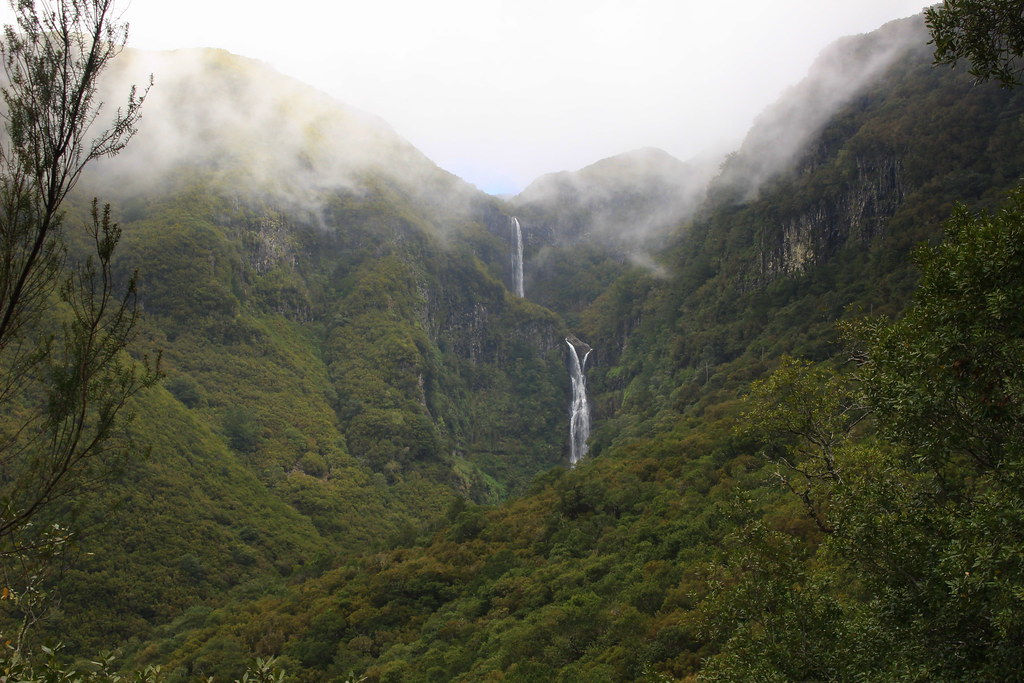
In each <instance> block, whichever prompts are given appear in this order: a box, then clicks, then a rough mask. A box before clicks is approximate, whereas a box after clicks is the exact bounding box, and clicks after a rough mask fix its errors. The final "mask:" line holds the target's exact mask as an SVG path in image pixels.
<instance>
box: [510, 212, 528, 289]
mask: <svg viewBox="0 0 1024 683" xmlns="http://www.w3.org/2000/svg"><path fill="white" fill-rule="evenodd" d="M512 230H513V231H515V236H516V250H515V252H513V254H512V272H513V273H514V274H515V279H516V294H518V295H519V297H520V298H522V297H524V296H526V292H525V290H524V289H523V229H522V228H521V227H519V219H518V218H516V217H515V216H512Z"/></svg>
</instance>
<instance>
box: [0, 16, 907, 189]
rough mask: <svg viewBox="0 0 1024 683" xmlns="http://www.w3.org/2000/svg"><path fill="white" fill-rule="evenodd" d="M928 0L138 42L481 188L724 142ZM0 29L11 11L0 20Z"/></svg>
mask: <svg viewBox="0 0 1024 683" xmlns="http://www.w3.org/2000/svg"><path fill="white" fill-rule="evenodd" d="M922 4H923V3H921V2H920V0H860V1H858V2H847V1H845V0H843V1H842V2H840V1H838V0H813V1H812V0H782V1H780V2H772V3H764V2H760V1H755V0H725V1H723V2H717V3H708V2H693V1H682V2H679V1H672V0H643V1H641V2H635V1H628V2H627V1H625V0H614V1H609V0H605V1H601V2H591V1H585V0H560V1H559V2H540V1H539V0H523V1H521V2H503V1H501V0H440V1H439V2H432V3H415V2H411V1H410V0H381V1H380V2H376V3H336V4H329V3H317V2H313V1H312V0H295V1H294V2H291V3H289V4H288V6H287V9H282V6H281V5H280V3H267V2H259V1H257V2H246V3H241V2H233V1H231V0H228V1H225V2H216V3H210V2H199V1H198V0H180V1H179V2H175V3H166V2H159V1H158V0H134V1H133V2H132V3H131V5H130V6H129V7H128V9H127V11H126V13H125V19H126V20H127V21H129V22H130V23H131V37H130V44H131V45H132V46H133V47H136V48H140V49H146V50H167V49H177V48H186V47H216V48H224V49H227V50H229V51H231V52H233V53H235V54H240V55H244V56H247V57H252V58H256V59H259V60H261V61H263V62H266V63H268V64H270V65H271V66H273V67H274V68H275V69H277V70H279V71H280V72H282V73H283V74H286V75H289V76H292V77H295V78H297V79H298V80H300V81H302V82H305V83H309V84H311V85H312V86H313V87H315V88H317V89H318V90H320V91H322V92H324V93H326V94H328V95H330V96H331V97H334V98H335V99H337V100H339V101H341V102H344V103H346V104H348V105H350V106H352V107H355V108H356V109H358V110H361V111H366V112H371V113H373V114H374V115H376V116H380V117H381V118H382V119H384V120H385V121H387V122H388V123H389V124H390V125H391V126H393V127H394V129H395V130H396V131H397V132H398V133H399V134H400V135H401V136H402V137H403V138H405V139H407V140H409V141H410V142H411V143H412V144H413V145H415V146H416V148H417V149H419V150H421V151H423V153H424V154H426V155H427V156H428V157H429V158H430V159H432V160H433V161H435V162H436V163H438V164H439V165H440V166H441V167H442V168H445V169H447V170H448V171H451V172H453V173H455V174H456V175H459V176H460V177H462V178H465V179H466V180H467V181H469V182H471V183H474V184H476V185H477V186H479V187H480V188H481V189H484V190H485V191H487V192H491V193H495V194H499V193H509V194H515V193H518V192H520V191H521V190H522V189H523V188H525V187H526V186H527V185H528V184H529V183H530V182H532V181H533V180H534V179H535V178H537V177H538V176H540V175H543V174H545V173H550V172H556V171H562V170H570V169H578V168H582V167H584V166H587V165H588V164H591V163H593V162H595V161H597V160H599V159H603V158H606V157H610V156H613V155H615V154H619V153H621V152H624V151H626V150H630V149H638V148H643V147H657V148H660V149H663V150H665V151H667V152H668V153H670V154H672V155H673V156H675V157H677V158H679V159H684V160H685V159H689V158H691V157H693V156H695V155H697V154H699V153H701V152H702V151H704V150H706V149H709V148H719V147H730V146H731V147H734V146H735V145H736V144H737V143H738V142H739V141H740V140H741V139H742V137H743V135H744V134H745V133H746V131H747V130H748V129H749V127H750V125H751V123H752V121H753V119H754V117H755V116H756V115H757V114H758V113H759V112H761V111H762V110H763V109H764V108H765V107H766V106H767V105H768V104H770V103H771V102H772V101H773V100H775V98H776V97H777V96H778V94H779V93H780V92H781V91H782V90H783V89H784V88H786V87H787V86H789V85H792V84H793V83H795V82H797V81H798V80H800V78H801V77H802V76H803V75H804V74H805V73H806V71H807V69H808V67H809V66H810V64H811V63H812V62H813V60H814V59H815V57H816V56H817V55H818V53H819V52H820V50H821V49H822V48H824V47H825V46H826V45H828V44H829V43H831V42H832V41H834V40H835V39H836V38H838V37H840V36H843V35H848V34H855V33H861V32H866V31H870V30H873V29H875V28H877V27H878V26H880V25H881V24H883V23H885V22H886V21H888V20H890V19H895V18H898V17H901V16H907V15H909V14H911V13H914V12H916V11H918V10H919V9H920V8H921V6H922ZM0 10H2V11H0V20H4V21H7V20H9V16H8V15H9V11H8V10H6V8H0Z"/></svg>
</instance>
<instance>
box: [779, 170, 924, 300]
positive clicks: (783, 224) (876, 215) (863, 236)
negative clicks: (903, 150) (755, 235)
mask: <svg viewBox="0 0 1024 683" xmlns="http://www.w3.org/2000/svg"><path fill="white" fill-rule="evenodd" d="M850 171H851V172H849V173H848V174H847V175H848V177H849V179H848V181H847V182H846V183H845V185H844V186H842V187H841V188H839V189H838V191H834V192H830V193H828V194H826V195H824V196H821V197H818V198H816V199H815V200H814V201H813V203H811V204H810V205H809V206H807V207H806V208H804V209H803V210H802V211H799V212H798V213H796V214H794V215H790V216H785V217H780V219H779V220H778V221H775V222H772V223H771V224H769V225H767V226H765V228H764V230H763V232H762V235H761V246H760V250H759V251H760V264H759V266H760V272H759V279H761V280H770V279H772V278H774V277H775V276H778V275H780V274H788V273H797V272H801V271H803V270H806V269H807V268H808V267H810V266H811V265H813V264H815V263H819V262H821V261H823V260H826V259H828V258H829V257H830V256H831V255H832V254H834V253H835V252H836V251H837V250H838V249H840V248H842V247H844V246H851V245H856V244H867V243H869V242H870V241H871V240H872V239H874V238H875V237H877V236H879V235H880V234H881V233H882V232H883V231H884V226H885V222H886V219H888V218H889V217H890V216H892V215H893V214H894V213H895V212H896V210H897V209H898V208H899V206H900V204H901V203H902V201H903V199H904V197H905V195H906V190H905V188H904V183H903V175H902V162H901V160H900V159H899V158H897V157H893V156H887V157H882V158H877V159H868V158H859V159H855V160H853V161H852V163H851V169H850Z"/></svg>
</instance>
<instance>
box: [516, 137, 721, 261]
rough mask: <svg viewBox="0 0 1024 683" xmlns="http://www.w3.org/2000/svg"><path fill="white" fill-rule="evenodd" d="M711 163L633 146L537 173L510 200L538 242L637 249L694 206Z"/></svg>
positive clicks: (700, 193) (707, 177)
mask: <svg viewBox="0 0 1024 683" xmlns="http://www.w3.org/2000/svg"><path fill="white" fill-rule="evenodd" d="M710 167H711V164H704V165H703V166H700V165H698V164H697V163H696V162H689V163H683V162H682V161H679V160H678V159H676V158H675V157H673V156H672V155H670V154H668V153H667V152H664V151H662V150H660V149H654V148H645V149H637V150H633V151H632V152H626V153H625V154H619V155H617V156H614V157H610V158H608V159H602V160H600V161H597V162H595V163H593V164H591V165H590V166H587V167H586V168H582V169H580V170H578V171H575V172H569V171H562V172H561V173H551V174H548V175H544V176H541V177H540V178H537V179H536V180H534V181H533V182H532V183H530V185H529V186H527V188H526V189H525V190H523V191H522V192H520V193H519V194H518V195H516V196H515V197H514V198H512V200H511V201H510V204H511V206H512V208H513V210H514V211H515V212H516V214H517V216H521V217H522V218H523V219H524V222H525V223H526V224H527V225H528V226H535V227H534V228H533V230H534V232H536V233H537V238H538V239H540V240H541V241H542V242H546V243H548V244H566V243H580V242H586V243H602V242H604V243H607V244H609V246H614V247H618V248H622V247H636V246H637V245H638V243H639V244H641V245H642V244H643V242H644V241H645V240H647V239H656V238H657V236H658V235H659V234H662V233H663V232H664V231H665V230H666V229H667V228H670V227H673V226H675V225H678V224H679V223H680V222H681V221H682V220H683V219H684V218H685V217H686V216H687V215H688V214H689V213H690V212H692V211H693V210H694V209H695V208H696V206H697V204H698V203H699V202H700V199H701V198H702V194H703V192H704V190H705V185H706V183H707V181H708V180H709V179H710V175H711V168H710Z"/></svg>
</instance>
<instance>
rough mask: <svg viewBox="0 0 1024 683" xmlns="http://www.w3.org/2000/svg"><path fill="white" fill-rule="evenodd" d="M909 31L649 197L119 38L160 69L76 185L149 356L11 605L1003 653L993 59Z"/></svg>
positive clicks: (1015, 285)
mask: <svg viewBox="0 0 1024 683" xmlns="http://www.w3.org/2000/svg"><path fill="white" fill-rule="evenodd" d="M927 43H928V33H927V31H925V29H924V26H923V22H922V21H921V18H920V17H915V18H911V19H908V20H903V21H899V22H893V23H891V24H888V25H886V26H884V27H882V28H881V29H879V30H878V31H876V32H873V33H871V34H867V35H864V36H854V37H851V38H847V39H844V40H842V41H840V42H839V43H837V44H836V45H834V46H832V47H831V48H830V49H829V50H828V51H826V53H825V54H824V55H823V56H822V58H821V59H820V60H819V61H818V62H817V63H816V65H815V67H814V68H813V69H812V70H811V72H810V73H809V75H808V77H807V79H806V80H805V81H804V82H803V83H801V84H799V85H798V86H796V87H795V88H793V89H792V90H790V91H789V92H788V93H786V94H785V95H784V96H783V97H782V98H781V99H780V101H779V102H778V103H777V104H776V105H774V106H773V107H772V108H770V109H769V110H768V111H766V112H765V113H764V115H762V117H761V118H760V119H759V120H758V122H757V123H756V124H755V126H754V127H753V129H752V130H751V131H750V133H749V134H748V136H747V138H746V140H745V141H744V143H743V144H742V145H741V146H740V148H739V149H738V150H737V151H736V152H735V153H734V154H732V155H730V156H729V157H728V158H726V159H725V161H724V162H723V163H722V165H721V168H720V169H719V172H718V174H717V175H716V176H715V177H714V179H712V180H711V181H710V184H709V185H708V186H707V188H706V193H705V192H703V189H704V188H703V186H701V191H697V190H695V189H693V188H692V187H688V189H687V192H686V197H685V198H686V199H687V201H686V202H684V203H685V205H686V206H685V207H683V208H680V206H679V205H676V204H674V203H672V202H669V203H670V204H671V207H670V209H671V212H681V214H680V215H682V216H683V217H684V218H683V219H681V220H679V221H677V222H675V223H673V224H672V225H671V226H668V225H663V224H659V225H657V226H655V229H652V231H648V228H650V227H651V225H652V224H650V218H651V215H652V211H654V210H655V209H656V208H657V207H658V206H659V205H661V204H662V200H663V199H665V197H666V196H667V195H672V191H671V187H669V188H668V189H666V184H667V185H669V186H672V184H673V183H678V182H682V181H680V180H679V179H680V178H681V177H683V176H685V177H687V178H690V177H691V176H689V175H688V174H689V173H690V172H691V171H692V170H693V169H692V167H685V166H683V165H681V164H679V163H678V162H675V160H672V159H665V158H664V157H662V156H661V155H660V154H655V153H650V152H648V153H646V155H647V156H651V155H652V154H653V155H654V157H655V158H654V159H653V160H652V159H649V158H647V159H641V162H642V163H640V164H639V167H640V168H641V169H642V170H649V168H648V166H650V167H654V168H655V170H656V171H657V170H658V169H660V171H658V172H655V173H653V175H644V174H643V173H640V174H639V175H640V176H641V177H642V179H641V180H640V181H637V182H639V185H638V186H634V185H635V183H634V181H636V177H635V176H637V168H638V167H637V165H636V164H634V163H633V162H635V161H636V159H635V158H632V157H631V158H627V159H614V160H606V162H601V165H600V167H599V168H598V169H597V170H595V169H594V168H591V169H590V171H588V172H580V173H579V174H576V175H573V176H571V177H570V176H564V177H558V178H554V179H552V178H548V179H546V180H543V182H539V184H538V185H537V186H536V187H534V188H533V190H532V192H531V193H524V196H521V197H519V198H516V199H513V200H511V201H510V202H509V203H501V202H500V201H499V200H496V199H493V198H491V197H488V196H486V195H484V194H482V193H479V192H477V191H476V190H475V189H474V188H472V187H470V186H468V185H466V184H465V183H463V182H462V181H460V180H459V179H457V178H455V177H454V176H451V175H450V174H447V173H445V172H444V171H442V170H441V169H438V168H437V167H436V166H434V165H433V164H432V163H431V162H429V160H427V159H426V158H425V157H424V156H423V155H421V154H420V153H419V152H417V151H416V150H415V149H414V148H412V147H411V146H410V145H408V143H406V142H404V141H403V140H401V138H399V137H398V136H397V135H396V134H394V132H393V131H391V130H390V129H389V128H388V127H387V126H386V125H384V124H383V123H381V122H379V121H377V120H376V119H373V118H372V117H368V116H366V115H364V114H360V113H358V112H355V111H354V110H350V109H348V108H346V107H344V106H342V105H339V104H337V103H332V102H330V101H329V100H327V99H326V98H325V97H324V96H322V95H319V94H317V93H315V92H312V91H310V90H308V89H306V88H305V87H304V86H301V84H297V83H295V82H293V81H290V80H288V79H285V78H284V77H282V76H279V75H277V74H273V73H270V72H268V71H267V70H266V69H265V67H263V66H261V65H259V64H255V63H250V62H248V61H247V60H242V59H239V58H236V57H234V56H232V55H230V54H228V53H223V52H219V51H188V52H183V53H169V54H164V55H148V56H147V55H144V54H129V55H128V56H127V57H128V59H126V61H125V62H123V63H122V65H121V66H120V67H119V69H122V70H123V73H115V76H117V77H118V78H135V76H134V75H133V74H136V73H137V72H138V69H140V68H142V69H145V68H155V67H153V66H152V65H154V64H156V65H164V66H166V65H171V66H173V67H174V68H173V69H170V70H169V71H168V74H169V78H168V87H167V88H166V89H165V91H164V94H162V95H161V96H160V97H161V98H163V99H154V100H153V101H151V102H148V103H147V106H151V108H152V113H151V114H147V115H149V116H150V117H151V118H150V121H151V128H149V129H148V131H147V130H145V129H144V130H143V132H142V133H140V136H139V140H138V141H137V142H138V143H139V144H138V145H136V147H135V148H133V151H131V152H130V153H126V155H125V156H124V158H123V159H120V158H119V159H116V160H113V161H111V162H109V163H108V164H105V165H104V166H102V167H100V168H99V169H97V173H96V174H95V175H93V176H91V177H89V178H88V179H86V181H85V184H86V187H85V188H84V189H85V190H88V191H89V192H92V191H105V192H107V193H109V194H111V195H112V196H113V197H114V198H115V199H116V200H117V202H118V209H117V211H118V213H119V219H120V221H121V225H122V228H123V237H122V240H121V244H120V245H119V247H118V250H117V263H116V266H117V267H116V276H117V277H118V278H119V279H120V280H122V281H127V279H128V278H129V276H130V273H131V272H132V271H133V270H134V269H136V268H138V269H139V271H140V273H141V281H140V303H141V307H142V309H143V312H144V318H143V321H142V323H141V330H140V331H141V335H140V339H139V340H138V343H137V344H136V348H135V349H133V351H134V352H136V353H142V352H143V351H145V350H150V349H153V348H156V349H160V350H161V351H162V354H163V369H164V372H165V373H166V377H165V379H164V380H163V382H162V384H161V385H160V386H156V387H153V388H150V389H147V390H145V391H144V392H142V393H140V394H139V395H138V396H137V397H135V398H134V399H133V405H132V406H131V407H132V411H133V413H134V415H135V417H134V421H133V422H132V423H131V428H130V429H131V435H132V438H133V439H132V443H133V444H134V447H135V448H136V450H137V454H138V457H133V458H131V459H130V460H129V464H128V466H127V467H126V470H125V471H124V472H123V473H122V475H121V476H120V477H119V478H118V479H117V480H116V481H115V482H112V483H111V484H110V485H109V486H107V487H105V488H104V489H103V490H102V491H101V493H100V494H99V495H98V496H97V499H96V501H95V503H94V504H93V505H92V506H91V507H90V508H88V510H86V513H85V520H84V522H85V524H84V527H85V528H86V529H87V530H88V533H87V534H85V536H84V537H83V540H82V542H81V551H82V553H81V555H82V559H81V561H80V562H78V563H76V564H75V565H74V566H73V568H72V569H70V570H69V571H68V572H66V574H65V575H63V576H61V577H60V578H59V579H58V580H55V581H54V582H53V584H52V586H51V588H52V589H54V590H59V593H60V595H61V598H62V601H61V603H60V605H59V608H58V609H55V610H53V611H52V612H51V613H50V614H49V615H48V616H47V618H46V619H45V620H44V621H43V622H41V623H40V624H39V626H38V631H39V635H38V636H37V637H38V638H39V639H40V640H45V641H48V642H52V641H55V640H62V641H63V642H64V643H65V645H66V647H67V648H68V649H67V651H68V652H69V653H70V656H78V655H83V656H84V655H91V654H92V653H96V652H99V651H101V650H103V649H104V648H109V647H111V646H116V647H119V648H121V650H122V655H123V659H122V660H120V661H122V662H123V666H124V668H125V669H137V668H140V667H143V666H146V665H155V664H159V665H162V666H163V667H164V673H165V674H166V678H167V680H170V681H186V680H205V677H207V676H212V677H213V678H214V680H217V681H221V680H223V681H231V680H235V679H236V678H238V677H240V676H241V675H242V672H243V671H244V670H245V669H246V667H247V666H248V665H249V664H250V662H251V661H252V660H253V658H255V657H274V658H276V659H275V666H279V667H281V668H282V669H283V670H284V671H285V672H286V678H285V680H293V681H309V682H313V681H323V680H339V681H348V680H365V681H498V680H509V681H645V680H650V681H664V680H696V679H698V678H700V679H708V680H730V681H741V680H744V681H745V680H766V681H767V680H773V681H774V680H779V681H782V680H993V679H1000V678H1005V677H1006V676H1007V675H1010V676H1012V673H1010V674H1008V672H1014V671H1017V670H1018V669H1019V667H1020V665H1021V663H1022V662H1021V659H1022V655H1021V652H1020V648H1019V642H1020V636H1021V628H1020V623H1021V620H1020V615H1021V614H1022V613H1024V605H1022V604H1021V598H1020V596H1021V595H1024V588H1022V586H1024V567H1022V566H1021V562H1020V559H1019V558H1020V557H1021V549H1022V548H1024V539H1022V538H1021V532H1020V529H1021V528H1024V527H1022V526H1021V521H1022V520H1021V519H1020V511H1021V510H1024V499H1022V493H1021V492H1022V491H1024V487H1022V486H1021V468H1022V462H1021V454H1022V453H1024V446H1022V443H1021V436H1020V434H1019V425H1020V423H1021V421H1022V420H1024V414H1022V411H1021V408H1020V406H1021V405H1022V401H1021V397H1022V396H1024V379H1022V378H1024V365H1022V363H1021V358H1022V357H1024V356H1022V345H1021V339H1024V332H1022V327H1021V324H1022V320H1021V307H1020V301H1021V297H1022V295H1024V284H1022V282H1021V281H1022V274H1024V254H1022V248H1021V245H1022V244H1024V242H1022V240H1021V237H1022V235H1021V227H1020V226H1021V225H1024V199H1022V197H1021V194H1020V191H1019V190H1016V189H1015V188H1017V186H1018V184H1019V182H1020V178H1021V177H1022V175H1024V124H1022V122H1024V91H1022V90H1020V89H1001V88H999V87H997V86H996V85H993V84H987V83H977V82H975V80H974V79H973V78H972V77H971V76H970V75H969V74H968V73H967V71H966V70H965V69H959V68H958V69H946V68H941V69H940V68H936V67H934V66H933V65H932V60H933V56H932V48H931V46H929V45H928V44H927ZM157 75H158V77H159V73H158V74H157ZM197 84H199V85H197ZM203 87H205V92H209V93H212V95H211V96H210V97H208V98H194V97H190V94H194V92H195V91H196V89H197V88H203ZM238 103H242V104H244V105H245V106H246V107H248V108H249V109H250V110H252V112H253V115H252V116H249V117H241V118H239V117H238V115H237V112H235V111H233V109H232V107H233V106H234V105H237V104H238ZM176 107H185V110H184V111H185V112H186V113H187V115H184V116H181V117H179V118H180V119H181V120H182V121H187V122H189V124H188V125H183V126H179V127H176V126H177V125H178V124H177V123H176V121H177V118H176V117H175V116H168V112H171V113H173V112H175V111H179V110H178V109H176ZM197 121H198V122H202V124H203V125H194V124H195V122H197ZM222 130H227V131H229V132H230V135H226V134H224V135H222V134H221V132H220V131H222ZM273 131H279V133H278V134H277V135H274V134H273ZM159 137H164V138H167V140H171V141H174V140H177V141H178V145H177V146H178V147H180V150H181V151H182V153H181V154H180V155H175V154H170V153H164V154H160V153H157V150H158V149H160V147H159V146H160V145H161V144H163V145H164V146H169V147H171V148H174V147H175V145H174V144H169V143H168V142H167V140H165V141H164V142H163V143H160V142H158V141H157V140H156V138H159ZM147 145H149V146H147ZM197 150H201V151H202V154H198V155H197V154H193V152H195V151H197ZM164 152H167V150H166V149H165V150H164ZM118 163H120V164H122V165H120V166H118V165H117V164H118ZM595 166H597V165H595ZM598 171H600V172H598ZM666 178H670V180H666ZM545 186H547V187H545ZM542 190H543V192H542ZM691 192H692V193H693V194H692V195H691V194H690V193H691ZM705 194H706V197H704V199H703V201H702V203H700V204H699V205H697V204H696V203H694V202H695V201H696V200H695V199H694V197H696V196H704V195H705ZM82 196H83V197H84V196H87V194H83V195H82ZM531 197H532V198H531ZM594 197H598V198H599V199H600V198H604V199H605V200H607V201H598V200H594V201H591V199H593V198H594ZM609 197H611V199H608V198H609ZM677 199H678V197H677ZM81 200H82V197H76V198H75V199H74V201H73V204H72V206H71V211H70V219H76V220H77V219H80V218H81V216H80V214H82V215H84V213H83V210H82V209H83V207H84V206H85V204H84V202H82V201H81ZM691 200H692V202H691ZM563 202H564V203H563ZM513 213H522V215H523V223H524V226H525V234H526V237H527V246H526V249H525V255H526V260H527V263H526V268H525V270H526V273H527V275H528V277H527V286H526V295H527V296H526V298H525V299H521V298H519V297H516V296H514V295H513V294H512V293H510V291H509V290H510V289H511V285H512V273H511V270H510V258H511V250H512V248H513V246H514V240H513V237H512V235H511V234H510V227H509V226H510V223H509V220H510V215H512V214H513ZM591 214H593V215H591ZM590 219H593V220H594V221H599V222H601V223H602V225H603V227H602V230H603V231H604V232H603V233H602V235H601V236H600V238H599V239H598V238H595V239H590V236H591V232H590V231H589V227H592V226H590V224H589V223H588V220H590ZM609 221H610V222H611V224H608V223H609ZM618 223H622V225H621V226H620V225H618ZM627 223H628V224H627ZM617 227H621V231H618V232H616V230H617ZM615 234H618V235H619V236H620V237H621V236H622V235H627V236H628V235H632V236H637V235H641V236H642V237H643V238H644V239H640V237H637V241H638V247H643V248H638V249H636V250H635V252H632V253H626V251H624V250H622V248H621V247H622V242H621V241H619V242H617V241H616V240H615V239H609V238H608V236H609V235H615ZM648 237H649V238H650V239H649V240H647V238H648ZM645 240H646V241H645ZM71 246H72V249H73V250H74V249H80V248H81V245H76V244H72V245H71ZM541 304H543V305H541ZM569 334H578V335H579V337H580V338H581V339H583V340H585V341H586V343H588V344H590V345H592V346H593V348H594V352H593V354H592V357H591V362H590V364H589V365H588V382H589V385H588V390H589V395H590V401H591V404H592V408H593V413H594V418H595V430H594V433H593V434H592V436H591V440H590V451H589V454H588V456H587V458H586V459H585V460H583V461H582V463H581V464H580V465H579V466H577V467H575V468H568V467H566V464H567V457H568V453H567V435H568V429H569V425H568V414H567V412H568V406H569V402H570V387H569V376H568V370H567V366H566V360H567V358H566V352H565V343H564V339H565V338H566V337H567V336H568V335H569Z"/></svg>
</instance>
